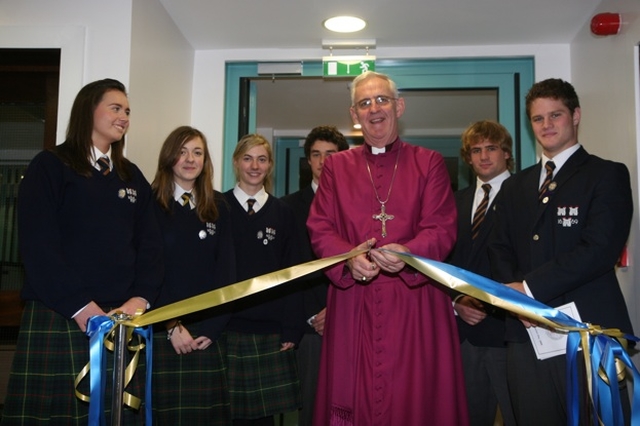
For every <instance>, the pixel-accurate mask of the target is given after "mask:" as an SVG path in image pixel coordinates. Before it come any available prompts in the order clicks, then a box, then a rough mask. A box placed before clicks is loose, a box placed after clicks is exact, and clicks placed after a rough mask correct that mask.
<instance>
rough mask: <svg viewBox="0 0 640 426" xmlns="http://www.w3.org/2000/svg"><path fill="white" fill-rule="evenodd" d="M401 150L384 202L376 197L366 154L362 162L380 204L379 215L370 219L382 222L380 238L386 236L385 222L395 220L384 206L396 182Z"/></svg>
mask: <svg viewBox="0 0 640 426" xmlns="http://www.w3.org/2000/svg"><path fill="white" fill-rule="evenodd" d="M401 148H402V147H398V154H397V155H396V164H395V166H393V175H392V176H391V183H390V184H389V191H388V192H387V198H386V199H385V200H384V201H382V200H381V199H380V195H378V190H377V189H376V184H375V183H374V182H373V176H372V175H371V168H370V167H369V160H367V155H366V152H365V156H364V161H365V164H366V165H367V171H368V172H369V180H370V181H371V185H372V186H373V191H374V192H375V194H376V199H377V200H378V202H379V203H380V213H378V214H374V215H372V216H371V218H373V219H375V220H379V221H380V222H382V238H385V237H386V236H387V221H388V220H392V219H393V218H395V216H394V215H391V214H387V211H386V206H385V204H387V201H389V197H391V189H393V182H394V181H395V180H396V172H397V171H398V161H399V160H400V149H401Z"/></svg>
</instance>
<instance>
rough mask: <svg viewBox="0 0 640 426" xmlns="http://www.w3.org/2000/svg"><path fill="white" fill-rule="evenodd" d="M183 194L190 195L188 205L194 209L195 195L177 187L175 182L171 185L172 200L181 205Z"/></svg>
mask: <svg viewBox="0 0 640 426" xmlns="http://www.w3.org/2000/svg"><path fill="white" fill-rule="evenodd" d="M185 192H188V193H190V194H191V200H190V202H189V204H191V206H192V207H194V206H195V205H196V194H195V193H194V192H193V190H191V191H187V190H186V189H184V188H183V187H181V186H180V185H178V184H177V183H176V182H174V183H173V199H174V200H176V201H177V202H179V203H182V194H184V193H185Z"/></svg>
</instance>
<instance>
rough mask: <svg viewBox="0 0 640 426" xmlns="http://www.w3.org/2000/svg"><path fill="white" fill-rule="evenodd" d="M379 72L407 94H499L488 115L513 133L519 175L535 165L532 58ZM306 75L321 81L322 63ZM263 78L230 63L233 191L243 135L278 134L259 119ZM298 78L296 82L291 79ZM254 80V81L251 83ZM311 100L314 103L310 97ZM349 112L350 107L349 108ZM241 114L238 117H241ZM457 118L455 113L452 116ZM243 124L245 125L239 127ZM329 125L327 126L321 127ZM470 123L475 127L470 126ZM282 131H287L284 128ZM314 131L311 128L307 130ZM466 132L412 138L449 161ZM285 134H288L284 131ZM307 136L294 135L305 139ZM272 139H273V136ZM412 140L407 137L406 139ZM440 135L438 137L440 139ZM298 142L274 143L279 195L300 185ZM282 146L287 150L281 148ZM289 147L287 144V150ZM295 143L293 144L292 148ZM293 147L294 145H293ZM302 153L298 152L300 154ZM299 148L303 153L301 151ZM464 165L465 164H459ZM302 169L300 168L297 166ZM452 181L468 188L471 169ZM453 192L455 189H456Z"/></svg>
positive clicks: (226, 176)
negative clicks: (529, 112)
mask: <svg viewBox="0 0 640 426" xmlns="http://www.w3.org/2000/svg"><path fill="white" fill-rule="evenodd" d="M376 70H377V71H379V72H382V73H385V74H388V75H389V76H390V77H391V78H392V79H393V80H394V81H395V82H396V84H397V85H398V89H399V91H400V92H401V95H402V93H403V92H404V93H409V92H411V93H413V92H419V91H423V92H428V91H444V90H492V91H495V93H496V97H497V102H496V105H497V106H496V111H492V112H491V114H489V113H488V114H487V117H482V118H493V117H491V115H495V118H497V120H498V121H500V122H501V123H502V124H503V125H504V126H505V127H506V128H507V129H508V130H509V132H510V133H511V135H512V137H513V140H514V150H513V152H514V157H515V160H516V170H520V169H521V168H523V167H526V166H528V165H531V164H533V163H534V162H535V161H536V158H535V143H534V141H533V139H532V137H531V135H530V132H529V131H528V130H527V127H526V119H525V115H524V94H525V93H526V91H527V90H528V89H529V87H531V85H532V84H533V81H534V79H533V59H532V58H513V59H459V60H456V59H452V60H412V61H385V60H381V61H378V62H377V63H376ZM303 74H304V75H303V76H300V77H299V78H301V79H302V78H309V77H317V78H322V63H321V62H314V63H310V62H305V64H304V71H303ZM258 78H260V76H258V74H257V64H228V65H227V92H226V93H227V98H226V100H225V102H226V105H227V110H226V117H225V141H224V143H225V149H224V160H223V168H224V170H223V186H224V189H228V188H230V187H232V186H233V184H234V183H235V182H234V176H233V170H232V168H231V154H232V152H233V147H234V146H235V144H236V142H237V140H238V139H239V138H240V137H241V136H242V134H239V133H240V132H241V131H244V132H247V133H251V132H256V131H258V132H261V131H262V130H267V131H271V132H273V128H272V127H270V128H268V129H261V128H260V127H259V124H258V121H259V120H257V119H256V115H257V112H256V108H257V104H258V100H259V99H258V96H260V95H259V93H258V92H257V90H256V89H255V79H258ZM262 78H264V77H262ZM288 78H296V77H288ZM240 79H248V83H246V85H245V86H244V87H245V88H244V90H243V95H242V96H240V95H241V94H240V91H239V90H238V89H239V87H240V84H238V82H239V81H240ZM252 79H254V80H252ZM311 99H312V98H311ZM273 107H274V108H277V107H278V102H274V103H273ZM345 108H346V106H345ZM236 111H237V113H236ZM452 113H455V111H453V112H452ZM300 114H312V112H311V111H310V110H309V109H304V110H302V111H300ZM296 121H297V119H296V117H294V116H292V117H291V122H292V126H294V127H295V125H296ZM240 123H242V124H240ZM318 124H326V123H318ZM468 124H470V123H468ZM280 130H282V129H280ZM308 130H310V128H309V129H307V131H308ZM461 132H462V129H459V133H458V134H456V135H447V137H443V135H439V137H433V136H432V137H430V138H427V139H429V140H424V138H413V139H417V141H412V143H418V144H421V145H425V146H428V147H430V148H432V149H437V150H438V151H440V152H441V153H442V154H443V155H444V156H445V158H447V157H450V156H451V155H452V154H451V153H452V152H455V153H456V154H455V155H456V156H457V155H458V154H457V152H458V151H459V145H460V141H459V136H460V133H461ZM284 133H286V131H285V132H284ZM305 135H306V134H300V135H295V137H298V138H304V136H305ZM269 136H270V135H269ZM401 136H402V137H403V139H407V137H406V136H405V135H401ZM436 136H438V135H436ZM295 137H293V136H292V137H289V138H286V137H284V138H278V137H274V138H272V139H273V140H272V142H273V143H274V152H275V155H276V159H275V160H276V175H275V177H274V182H275V184H276V191H275V194H274V195H276V196H281V195H284V194H285V193H289V192H293V191H295V190H297V188H296V184H295V182H296V181H297V180H298V177H297V176H296V170H295V169H296V168H297V167H298V166H297V165H298V164H299V161H300V159H299V158H296V155H303V154H300V153H301V152H302V149H301V148H299V147H296V146H295V145H296V144H297V143H298V142H297V140H296V139H295ZM280 143H283V144H285V145H286V146H285V145H283V146H282V147H279V146H278V144H280ZM287 144H288V145H287ZM292 144H293V145H292ZM290 145H291V146H290ZM298 148H299V149H298ZM296 149H298V151H296ZM457 163H458V165H461V163H460V161H458V162H457ZM284 165H286V166H284ZM298 168H299V167H298ZM452 181H454V182H455V185H456V187H463V186H464V184H468V181H469V175H468V170H465V169H464V168H463V167H460V168H459V170H457V172H455V174H454V175H452ZM454 189H456V188H455V187H454Z"/></svg>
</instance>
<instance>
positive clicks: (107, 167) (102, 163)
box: [96, 155, 111, 176]
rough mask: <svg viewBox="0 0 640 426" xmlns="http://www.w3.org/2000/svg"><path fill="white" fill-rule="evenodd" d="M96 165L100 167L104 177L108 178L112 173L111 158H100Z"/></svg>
mask: <svg viewBox="0 0 640 426" xmlns="http://www.w3.org/2000/svg"><path fill="white" fill-rule="evenodd" d="M96 164H97V165H98V167H100V173H102V174H103V175H105V176H106V175H108V174H109V173H110V172H111V162H110V161H109V157H107V156H106V155H103V156H102V157H100V158H98V161H96Z"/></svg>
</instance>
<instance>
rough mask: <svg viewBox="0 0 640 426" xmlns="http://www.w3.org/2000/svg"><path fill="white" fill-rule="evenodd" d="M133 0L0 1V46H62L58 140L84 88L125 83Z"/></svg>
mask: <svg viewBox="0 0 640 426" xmlns="http://www.w3.org/2000/svg"><path fill="white" fill-rule="evenodd" d="M131 2H132V0H109V1H108V2H96V1H83V0H56V1H55V2H52V1H47V0H2V1H0V48H62V57H61V70H60V91H59V92H60V95H59V96H60V99H59V102H58V129H57V142H58V143H61V142H62V141H63V140H64V135H65V132H66V129H67V123H68V121H69V112H70V111H71V105H72V104H73V99H74V98H75V96H76V94H77V93H78V91H79V90H80V88H82V86H84V85H85V84H87V83H89V82H91V81H94V80H98V79H101V78H105V77H110V78H115V79H118V80H120V81H121V82H122V83H124V84H125V85H128V84H129V57H130V49H131V36H130V33H131ZM116 11H117V13H115V12H116Z"/></svg>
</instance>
